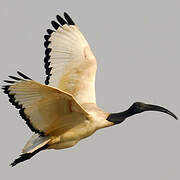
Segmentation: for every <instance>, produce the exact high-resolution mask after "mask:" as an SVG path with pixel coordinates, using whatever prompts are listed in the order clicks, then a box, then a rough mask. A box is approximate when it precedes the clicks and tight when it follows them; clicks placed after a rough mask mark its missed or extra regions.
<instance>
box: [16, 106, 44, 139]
mask: <svg viewBox="0 0 180 180" xmlns="http://www.w3.org/2000/svg"><path fill="white" fill-rule="evenodd" d="M24 110H25V108H23V107H22V106H20V110H19V114H20V116H21V117H22V119H24V120H25V122H26V124H27V126H28V127H29V128H30V130H31V131H32V132H35V133H37V134H39V135H41V136H44V132H42V131H40V130H38V129H36V128H34V127H33V125H32V124H31V122H30V119H29V118H28V117H27V116H26V114H25V113H24Z"/></svg>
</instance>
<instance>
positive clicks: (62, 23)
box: [56, 15, 67, 26]
mask: <svg viewBox="0 0 180 180" xmlns="http://www.w3.org/2000/svg"><path fill="white" fill-rule="evenodd" d="M56 18H57V20H58V22H59V23H60V24H61V26H63V25H65V24H67V23H66V21H65V20H64V19H63V18H62V17H61V16H59V15H57V16H56Z"/></svg>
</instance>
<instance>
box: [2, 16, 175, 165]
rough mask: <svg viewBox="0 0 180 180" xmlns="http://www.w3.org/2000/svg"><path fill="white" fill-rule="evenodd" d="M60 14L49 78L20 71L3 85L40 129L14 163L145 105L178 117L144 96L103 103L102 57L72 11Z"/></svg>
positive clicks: (68, 143)
mask: <svg viewBox="0 0 180 180" xmlns="http://www.w3.org/2000/svg"><path fill="white" fill-rule="evenodd" d="M56 19H57V21H52V22H51V24H52V26H53V27H54V29H53V30H51V29H48V30H47V34H46V35H45V36H44V38H45V42H44V46H45V48H46V50H45V58H44V63H45V65H44V67H45V70H46V80H45V84H41V83H38V82H36V81H34V80H32V79H31V78H29V77H28V76H27V75H25V74H24V73H22V72H19V71H18V72H17V76H9V78H10V79H9V80H5V81H4V82H6V84H5V85H4V86H3V87H2V89H3V91H4V93H6V94H7V95H8V97H9V101H10V102H11V103H12V104H13V105H14V106H15V107H16V108H17V109H19V113H20V116H21V117H22V118H23V119H24V120H25V121H26V124H27V125H28V127H29V128H30V129H31V130H32V131H33V132H34V134H33V135H32V137H31V138H30V139H29V140H28V141H27V143H26V145H25V146H24V148H23V150H22V153H21V155H20V156H19V157H18V158H17V159H16V160H14V162H12V163H11V166H15V165H16V164H18V163H20V162H23V161H25V160H28V159H30V158H31V157H33V156H34V155H35V154H37V153H38V152H40V151H42V150H47V149H64V148H69V147H72V146H74V145H76V144H77V143H78V142H79V141H80V140H82V139H84V138H86V137H88V136H91V135H92V134H93V133H94V132H95V131H96V130H98V129H101V128H105V127H109V126H114V125H117V124H120V123H122V122H123V121H124V120H126V119H127V118H128V117H130V116H133V115H135V114H139V113H142V112H145V111H159V112H163V113H166V114H169V115H171V116H172V117H174V118H175V119H177V117H176V115H175V114H173V113H172V112H171V111H169V110H168V109H166V108H164V107H161V106H158V105H152V104H149V103H143V102H134V103H132V105H131V106H130V107H129V108H127V110H125V111H122V112H118V113H109V112H105V111H103V110H102V109H100V108H99V107H98V106H97V105H96V95H95V75H96V70H97V64H96V58H95V56H94V54H93V52H92V51H91V48H90V46H89V44H88V42H87V40H86V39H85V37H84V36H83V34H82V33H81V31H80V29H79V27H78V26H77V25H76V24H75V23H74V21H73V20H72V18H71V17H70V16H69V15H68V14H67V13H64V17H61V16H59V15H57V16H56Z"/></svg>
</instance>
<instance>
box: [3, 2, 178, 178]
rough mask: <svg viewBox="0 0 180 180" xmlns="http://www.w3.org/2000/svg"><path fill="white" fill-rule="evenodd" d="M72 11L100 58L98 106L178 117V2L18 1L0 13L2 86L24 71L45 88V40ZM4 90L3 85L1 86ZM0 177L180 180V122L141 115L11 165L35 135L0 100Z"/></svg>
mask: <svg viewBox="0 0 180 180" xmlns="http://www.w3.org/2000/svg"><path fill="white" fill-rule="evenodd" d="M64 11H67V12H69V14H70V15H71V16H72V18H73V19H74V21H75V22H76V23H77V24H78V25H79V26H80V28H81V31H82V32H83V33H84V35H85V37H86V38H87V39H88V41H89V43H90V45H91V47H92V50H93V52H94V54H95V56H96V57H97V63H98V72H97V78H96V94H97V104H98V105H99V106H100V107H101V108H103V109H104V110H105V111H109V112H117V111H122V110H124V109H126V108H128V107H129V106H130V105H131V104H132V103H133V102H134V101H143V102H148V103H154V104H159V105H163V106H165V107H167V108H169V109H170V110H171V111H173V112H174V113H175V114H177V116H179V117H180V109H179V108H180V100H179V93H180V85H179V84H180V82H179V74H180V72H179V67H180V53H179V52H180V51H179V50H180V4H179V1H178V0H177V1H175V0H151V1H150V0H149V1H146V0H123V1H122V0H121V1H113V0H111V1H107V2H105V1H97V0H96V1H95V0H89V1H84V0H83V1H78V0H76V1H68V0H66V1H60V0H56V1H55V0H51V1H43V0H38V1H20V0H19V1H18V0H13V1H12V0H11V1H10V0H6V1H2V2H1V6H0V36H1V42H0V49H1V53H0V55H1V60H0V62H1V66H0V73H1V74H0V76H1V77H0V79H1V81H2V80H3V79H6V77H7V76H8V75H15V74H16V70H21V71H22V72H24V73H25V74H27V75H29V76H30V77H31V78H33V79H34V80H36V81H38V82H41V83H43V82H44V79H45V72H44V67H43V66H44V64H43V58H44V46H43V42H44V39H43V35H44V34H45V33H46V29H47V28H50V27H51V25H50V21H51V20H52V19H54V18H55V16H56V14H61V15H62V14H63V12H64ZM2 84H3V83H2ZM0 98H1V101H0V103H1V104H0V107H1V126H0V137H1V146H0V147H1V151H0V152H1V153H0V169H1V178H2V177H4V178H5V179H15V178H20V179H27V180H29V179H52V178H53V179H54V178H56V179H79V180H80V179H88V180H89V179H110V178H113V179H123V180H132V179H138V180H152V179H153V180H179V179H180V154H179V151H180V145H179V143H180V122H178V121H175V120H174V119H173V118H171V117H170V116H168V115H165V114H162V113H157V112H146V113H143V114H140V115H137V116H134V117H131V118H129V119H128V120H127V121H126V122H124V123H122V124H120V125H118V126H114V127H111V128H107V129H103V130H99V131H98V132H96V133H95V134H94V135H93V136H91V137H90V138H87V139H84V140H82V141H81V142H80V143H79V144H77V145H76V146H75V147H73V148H70V149H65V150H59V151H55V150H51V151H45V152H41V153H39V154H38V155H36V156H35V157H34V158H32V159H31V160H30V161H26V162H25V163H21V164H19V165H17V166H16V167H15V168H10V167H9V166H8V165H9V163H10V162H12V161H13V160H14V159H15V158H17V156H18V155H19V154H20V152H21V149H22V147H23V146H24V144H25V143H26V140H28V138H29V137H30V135H31V134H32V133H31V132H30V130H29V129H28V127H26V125H25V123H24V121H23V120H21V118H20V117H19V115H18V111H17V110H16V109H15V108H14V107H13V106H12V105H10V103H9V102H8V98H7V97H6V96H5V95H4V94H2V93H0Z"/></svg>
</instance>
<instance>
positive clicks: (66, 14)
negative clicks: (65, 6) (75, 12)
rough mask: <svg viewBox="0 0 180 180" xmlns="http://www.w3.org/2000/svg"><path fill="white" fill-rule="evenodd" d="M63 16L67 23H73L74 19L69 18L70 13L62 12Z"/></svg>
mask: <svg viewBox="0 0 180 180" xmlns="http://www.w3.org/2000/svg"><path fill="white" fill-rule="evenodd" d="M64 17H65V19H66V21H67V22H68V24H69V25H75V23H74V21H73V20H72V19H71V17H70V15H69V14H68V13H66V12H64Z"/></svg>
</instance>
